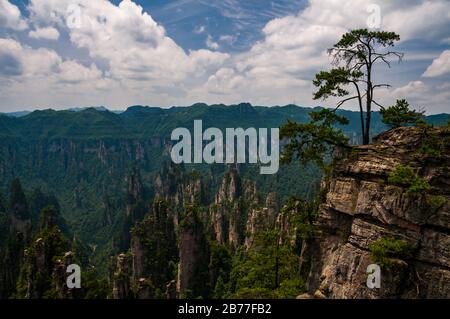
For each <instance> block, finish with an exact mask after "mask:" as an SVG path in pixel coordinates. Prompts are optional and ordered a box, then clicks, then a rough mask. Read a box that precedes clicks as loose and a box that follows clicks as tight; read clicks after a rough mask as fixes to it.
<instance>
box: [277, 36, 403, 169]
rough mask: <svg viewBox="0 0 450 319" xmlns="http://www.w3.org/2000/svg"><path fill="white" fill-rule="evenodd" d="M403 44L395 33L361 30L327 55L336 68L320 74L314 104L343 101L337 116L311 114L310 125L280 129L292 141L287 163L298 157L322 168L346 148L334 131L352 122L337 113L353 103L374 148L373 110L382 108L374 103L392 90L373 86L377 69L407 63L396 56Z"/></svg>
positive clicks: (327, 112)
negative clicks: (337, 149)
mask: <svg viewBox="0 0 450 319" xmlns="http://www.w3.org/2000/svg"><path fill="white" fill-rule="evenodd" d="M399 40H400V36H399V35H398V34H396V33H394V32H386V31H369V30H367V29H358V30H352V31H350V32H348V33H345V34H344V35H343V36H342V38H341V39H340V40H339V42H337V43H336V44H335V45H334V46H333V47H332V48H330V49H329V50H328V53H329V54H330V56H331V57H332V58H333V65H334V66H335V68H333V69H331V70H329V71H321V72H319V73H318V74H316V77H315V79H314V80H313V84H314V85H315V86H316V87H317V88H318V89H317V91H316V92H315V93H314V99H315V100H319V99H322V100H325V99H328V98H340V99H341V100H340V101H339V102H338V103H337V105H336V108H335V109H334V110H330V109H323V110H321V111H318V112H311V113H310V117H311V121H310V122H309V123H306V124H298V123H295V122H291V121H288V122H287V123H286V124H285V125H283V126H282V127H281V130H280V137H281V138H284V139H287V140H288V141H289V142H288V144H287V145H286V146H285V148H284V151H283V154H282V161H283V162H290V161H292V159H293V157H295V158H297V159H300V161H302V162H308V161H313V162H316V163H317V164H318V165H319V166H322V167H323V166H324V156H325V155H326V153H327V152H328V151H330V150H331V151H332V149H333V147H346V146H347V145H348V139H347V138H346V137H345V135H344V134H343V132H342V131H341V130H340V129H338V128H336V127H335V126H336V125H345V124H348V119H347V118H345V117H343V116H340V115H338V114H336V111H337V110H338V109H339V108H340V107H341V106H342V105H343V104H345V103H347V102H350V101H355V102H356V103H357V104H358V106H359V113H360V122H361V134H362V138H363V144H364V145H367V144H369V142H370V124H371V115H372V108H373V106H374V105H377V106H379V107H381V108H383V106H382V105H380V103H378V102H377V100H376V99H375V98H376V90H377V89H379V88H383V87H384V88H387V87H390V85H389V84H387V83H375V82H374V67H375V66H376V65H378V64H380V65H385V66H387V67H390V66H391V63H392V59H393V58H394V59H395V60H398V61H399V62H400V61H401V60H402V58H403V53H400V52H397V51H394V50H392V48H393V47H394V45H395V42H397V41H399ZM330 146H331V147H330ZM331 153H332V152H331Z"/></svg>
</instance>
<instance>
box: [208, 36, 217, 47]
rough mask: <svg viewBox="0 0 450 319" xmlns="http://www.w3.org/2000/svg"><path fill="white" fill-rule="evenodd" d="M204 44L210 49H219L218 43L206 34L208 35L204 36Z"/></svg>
mask: <svg viewBox="0 0 450 319" xmlns="http://www.w3.org/2000/svg"><path fill="white" fill-rule="evenodd" d="M206 46H207V47H208V49H211V50H218V49H219V44H218V43H217V42H214V40H213V38H212V36H211V35H208V37H207V38H206Z"/></svg>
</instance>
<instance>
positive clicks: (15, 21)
mask: <svg viewBox="0 0 450 319" xmlns="http://www.w3.org/2000/svg"><path fill="white" fill-rule="evenodd" d="M0 27H2V28H9V29H13V30H17V31H21V30H25V29H26V28H27V27H28V26H27V23H26V21H25V20H24V19H22V16H21V13H20V10H19V8H17V7H16V6H15V5H13V4H12V3H10V2H9V1H8V0H0Z"/></svg>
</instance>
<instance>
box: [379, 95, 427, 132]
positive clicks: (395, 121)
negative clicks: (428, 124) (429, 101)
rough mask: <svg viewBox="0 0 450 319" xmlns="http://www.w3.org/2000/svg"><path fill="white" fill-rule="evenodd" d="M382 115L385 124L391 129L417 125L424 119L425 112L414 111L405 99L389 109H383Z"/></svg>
mask: <svg viewBox="0 0 450 319" xmlns="http://www.w3.org/2000/svg"><path fill="white" fill-rule="evenodd" d="M380 113H381V116H382V118H383V123H384V124H386V125H389V126H391V127H400V126H405V125H409V124H416V123H417V121H419V120H420V119H422V118H423V112H417V111H415V110H412V109H411V108H410V106H409V103H408V101H406V100H405V99H402V100H397V102H396V104H395V105H392V106H390V107H388V108H381V110H380Z"/></svg>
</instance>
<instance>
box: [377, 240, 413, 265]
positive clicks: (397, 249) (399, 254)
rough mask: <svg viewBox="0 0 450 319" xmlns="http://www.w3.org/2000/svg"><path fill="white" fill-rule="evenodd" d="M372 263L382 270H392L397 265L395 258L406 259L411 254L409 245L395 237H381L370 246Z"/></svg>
mask: <svg viewBox="0 0 450 319" xmlns="http://www.w3.org/2000/svg"><path fill="white" fill-rule="evenodd" d="M369 251H370V257H371V258H372V261H373V262H374V263H376V264H378V265H379V266H380V267H381V268H385V269H390V268H392V267H393V266H394V265H395V263H394V262H393V260H392V259H393V258H398V259H402V258H406V257H408V256H409V254H410V251H411V249H410V246H409V244H408V243H407V242H406V241H405V240H402V239H395V238H393V237H381V238H380V239H378V240H377V241H374V242H373V243H371V244H370V245H369Z"/></svg>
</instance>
